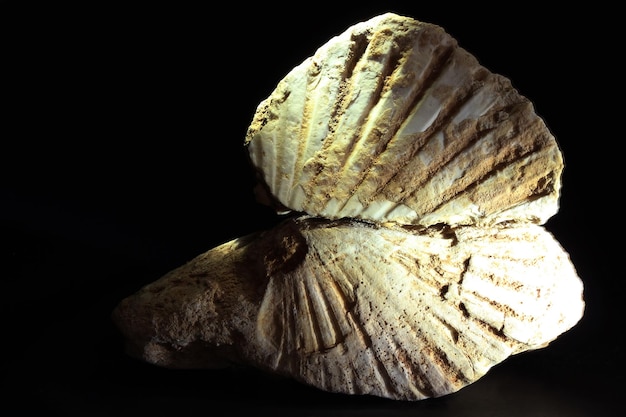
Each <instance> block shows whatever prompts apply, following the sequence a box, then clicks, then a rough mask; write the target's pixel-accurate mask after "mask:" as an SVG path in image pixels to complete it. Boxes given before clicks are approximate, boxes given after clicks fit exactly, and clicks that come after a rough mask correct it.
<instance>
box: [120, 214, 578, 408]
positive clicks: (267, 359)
mask: <svg viewBox="0 0 626 417" xmlns="http://www.w3.org/2000/svg"><path fill="white" fill-rule="evenodd" d="M583 308H584V305H583V301H582V283H581V281H580V279H579V278H578V276H577V275H576V272H575V270H574V268H573V267H572V265H571V263H570V261H569V258H568V256H567V254H566V253H565V252H564V251H563V249H562V248H561V247H560V246H559V244H558V243H557V242H556V241H555V240H554V238H553V237H552V236H551V235H550V234H549V233H548V232H546V231H545V230H544V229H543V228H541V227H540V226H536V225H525V226H519V227H507V228H489V229H484V228H473V227H468V228H458V229H456V230H450V229H447V228H443V229H424V230H421V231H415V230H413V231H411V230H406V229H402V228H401V227H397V226H393V227H391V226H390V227H380V226H376V225H372V224H365V223H358V222H354V221H336V222H328V221H325V220H319V219H312V218H300V219H297V220H287V221H286V222H285V223H283V224H282V225H281V226H279V227H277V228H275V229H274V230H272V231H269V232H266V233H262V234H258V235H253V236H249V237H246V238H242V239H237V240H235V241H232V242H229V243H226V244H224V245H222V246H219V247H216V248H215V249H213V250H211V251H209V252H207V253H205V254H203V255H201V256H199V257H198V258H196V259H194V260H192V261H191V262H189V263H188V264H187V265H184V266H182V267H180V268H179V269H177V270H174V271H172V272H170V273H169V274H167V275H166V276H164V277H163V278H161V279H160V280H158V281H156V282H154V283H152V284H150V285H148V286H146V287H145V288H143V289H142V290H141V291H139V292H138V293H137V294H135V295H133V296H132V297H129V298H127V299H126V300H124V301H123V302H122V303H121V304H120V305H119V307H118V308H117V309H116V311H115V320H116V321H117V323H118V324H119V326H120V328H121V329H122V331H123V332H124V334H125V335H126V336H127V337H128V339H129V340H131V341H132V345H131V346H130V351H131V353H132V354H134V355H136V356H138V357H140V358H142V359H144V360H146V361H148V362H152V363H155V364H158V365H161V366H167V367H200V368H208V367H217V366H223V365H227V364H229V363H243V364H248V365H252V366H257V367H260V368H262V369H267V370H271V371H273V372H277V373H279V374H282V375H286V376H289V377H293V378H295V379H297V380H300V381H303V382H305V383H307V384H311V385H313V386H316V387H318V388H321V389H324V390H329V391H337V392H343V393H349V394H372V395H377V396H383V397H389V398H395V399H408V400H416V399H422V398H427V397H432V396H441V395H444V394H449V393H451V392H454V391H457V390H458V389H460V388H462V387H464V386H466V385H467V384H470V383H472V382H474V381H476V380H477V379H478V378H480V377H481V376H482V375H484V374H485V373H486V372H487V371H488V370H489V369H490V368H491V367H492V366H493V365H495V364H497V363H499V362H501V361H502V360H504V359H506V358H507V357H508V356H510V355H512V354H515V353H519V352H522V351H526V350H529V349H535V348H539V347H543V346H545V345H546V344H548V343H549V342H550V341H552V340H553V339H555V338H556V337H557V336H558V335H560V334H561V333H562V332H564V331H566V330H568V329H569V328H570V327H572V326H573V325H574V324H575V323H576V322H577V321H578V320H579V319H580V317H581V316H582V313H583Z"/></svg>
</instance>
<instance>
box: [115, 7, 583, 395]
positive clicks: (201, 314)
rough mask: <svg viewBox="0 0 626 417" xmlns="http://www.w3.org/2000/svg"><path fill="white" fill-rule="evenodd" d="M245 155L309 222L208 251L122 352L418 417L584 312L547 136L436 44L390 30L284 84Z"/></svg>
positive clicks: (356, 41) (288, 223) (414, 33)
mask: <svg viewBox="0 0 626 417" xmlns="http://www.w3.org/2000/svg"><path fill="white" fill-rule="evenodd" d="M245 144H246V146H247V147H248V150H249V152H250V158H251V161H252V163H253V164H254V165H255V166H256V168H257V170H258V173H259V179H260V185H261V188H262V189H263V190H264V191H265V193H266V194H265V198H266V199H267V200H268V201H269V202H271V203H273V204H276V208H277V209H278V210H286V211H293V212H296V213H297V212H306V213H308V214H306V215H302V216H301V215H300V214H296V215H294V216H293V217H292V218H291V219H288V220H285V221H284V222H283V223H282V224H281V225H279V226H277V227H276V228H275V229H273V230H269V231H266V232H258V233H256V234H252V235H249V236H247V237H244V238H240V239H236V240H234V241H231V242H228V243H225V244H223V245H221V246H218V247H216V248H214V249H212V250H210V251H208V252H206V253H204V254H202V255H200V256H198V257H197V258H195V259H193V260H192V261H190V262H189V263H188V264H186V265H183V266H181V267H180V268H178V269H176V270H174V271H172V272H170V273H169V274H167V275H165V276H164V277H162V278H161V279H160V280H158V281H156V282H154V283H152V284H150V285H147V286H146V287H145V288H143V289H141V290H140V291H139V292H137V293H136V294H134V295H132V296H130V297H128V298H127V299H125V300H123V301H122V302H121V303H120V304H119V306H118V307H117V308H116V309H115V311H114V313H113V315H114V319H115V322H116V323H117V325H118V326H119V328H120V329H121V331H122V332H123V333H124V335H125V336H126V339H127V340H128V350H129V353H131V354H133V355H135V356H137V357H139V358H142V359H143V360H146V361H148V362H151V363H154V364H157V365H160V366H166V367H198V368H215V367H221V366H228V365H231V364H234V363H238V364H245V365H250V366H255V367H258V368H260V369H264V370H267V371H269V372H274V373H277V374H281V375H285V376H288V377H292V378H294V379H296V380H299V381H301V382H303V383H306V384H310V385H313V386H315V387H318V388H320V389H323V390H328V391H334V392H341V393H346V394H370V395H376V396H381V397H387V398H393V399H403V400H419V399H423V398H428V397H433V396H441V395H445V394H449V393H452V392H455V391H457V390H458V389H460V388H462V387H464V386H466V385H468V384H470V383H472V382H474V381H476V380H477V379H479V378H480V377H481V376H482V375H484V374H485V373H486V372H487V371H488V370H489V369H490V368H491V367H492V366H493V365H495V364H497V363H499V362H501V361H503V360H504V359H506V358H507V357H509V356H510V355H513V354H516V353H519V352H523V351H527V350H530V349H537V348H540V347H544V346H546V345H547V344H548V343H550V342H551V341H552V340H554V339H555V338H556V337H558V336H559V335H560V334H562V333H563V332H565V331H567V330H568V329H570V328H571V327H572V326H574V325H575V324H576V323H577V322H578V321H579V320H580V318H581V316H582V314H583V310H584V301H583V297H582V294H583V286H582V282H581V280H580V279H579V277H578V276H577V273H576V271H575V269H574V266H573V265H572V263H571V262H570V260H569V257H568V255H567V253H565V252H564V251H563V249H562V248H561V247H560V245H559V244H558V242H556V241H555V240H554V238H553V237H552V235H550V234H549V233H548V232H547V231H546V230H545V229H543V228H542V226H541V224H542V223H544V222H545V221H546V220H547V219H548V218H549V217H550V216H552V215H553V214H554V213H556V212H557V210H558V199H559V192H560V181H561V172H562V169H563V160H562V157H561V153H560V151H559V149H558V147H557V144H556V141H555V139H554V137H553V136H552V135H551V134H550V133H549V132H548V130H547V128H546V126H545V124H544V123H543V121H542V120H541V119H540V118H539V117H538V116H537V115H536V114H535V113H534V111H533V108H532V105H531V104H530V102H529V101H528V100H527V99H525V98H524V97H522V96H520V95H519V94H518V93H517V92H516V91H515V90H514V89H513V88H512V87H511V84H510V82H509V81H508V80H506V79H505V78H503V77H501V76H498V75H494V74H492V73H490V72H489V71H487V70H486V69H485V68H483V67H482V66H480V65H479V64H478V63H477V61H476V59H474V58H473V57H472V56H470V55H469V54H468V53H467V52H466V51H464V50H463V49H461V48H459V47H458V46H457V44H456V42H455V41H454V40H453V39H452V38H451V37H450V36H449V35H447V34H446V33H445V32H444V31H443V30H442V29H441V28H439V27H437V26H433V25H430V24H425V23H421V22H418V21H415V20H413V19H410V18H405V17H401V16H397V15H394V14H385V15H382V16H378V17H375V18H373V19H371V20H369V21H367V22H363V23H360V24H357V25H355V26H354V27H352V28H349V29H348V30H347V31H346V32H345V33H344V34H342V35H340V36H338V37H335V38H333V39H331V40H330V41H329V42H328V43H327V44H326V45H324V46H323V47H321V48H320V49H319V50H318V52H317V53H316V54H315V56H314V57H312V58H310V59H307V60H305V61H304V62H303V64H302V65H300V66H298V67H296V68H295V69H294V70H293V71H291V72H290V73H289V74H288V75H287V76H286V77H285V78H284V79H283V80H282V81H281V82H280V83H279V85H278V86H277V88H276V90H275V91H274V92H273V93H272V94H271V95H270V97H269V98H268V99H267V100H265V101H263V102H262V103H261V104H260V105H259V107H258V109H257V112H256V114H255V115H254V118H253V121H252V123H251V125H250V128H249V130H248V134H247V136H246V139H245Z"/></svg>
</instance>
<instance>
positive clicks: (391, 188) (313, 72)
mask: <svg viewBox="0 0 626 417" xmlns="http://www.w3.org/2000/svg"><path fill="white" fill-rule="evenodd" d="M246 143H247V144H248V148H249V152H250V155H251V159H252V161H253V163H254V164H255V166H256V167H257V169H258V171H259V179H260V181H261V182H262V183H263V184H264V185H265V186H266V187H267V188H268V189H269V192H270V194H271V195H272V196H273V197H275V199H276V200H278V202H279V204H280V205H281V206H284V207H286V208H288V209H291V210H294V211H301V212H306V213H308V214H311V215H314V216H323V217H326V218H333V219H335V218H341V217H352V218H362V219H368V220H375V221H396V222H400V223H410V224H420V225H426V226H428V225H432V224H437V223H446V224H493V223H497V222H501V221H508V220H519V219H522V220H524V221H532V222H535V223H543V222H545V221H546V220H547V219H548V218H549V217H550V216H552V215H553V214H554V213H556V211H557V210H558V201H557V199H558V193H559V188H560V177H561V171H562V169H563V161H562V158H561V153H560V151H559V149H558V147H557V143H556V142H555V139H554V137H553V136H552V135H551V134H550V132H549V131H548V129H547V128H546V126H545V124H544V122H543V121H542V120H541V119H540V118H539V117H538V116H537V115H536V114H535V112H534V109H533V106H532V104H531V103H530V102H529V101H528V100H527V99H526V98H524V97H522V96H521V95H519V94H518V92H517V91H516V90H515V89H513V88H512V86H511V83H510V82H509V80H508V79H506V78H504V77H502V76H499V75H496V74H493V73H491V72H489V71H488V70H487V69H485V68H484V67H483V66H481V65H479V63H478V61H477V60H476V59H475V58H474V57H473V56H471V55H470V54H469V53H468V52H466V51H465V50H463V49H462V48H460V47H459V46H458V45H457V42H456V41H455V40H454V39H453V38H451V37H450V36H449V35H448V34H447V33H445V32H444V30H443V29H442V28H440V27H438V26H435V25H432V24H427V23H423V22H419V21H416V20H413V19H409V18H406V17H402V16H397V15H394V14H385V15H381V16H378V17H376V18H374V19H371V20H369V21H367V22H364V23H361V24H357V25H355V26H353V27H351V28H350V29H348V30H346V31H345V32H344V33H343V34H341V35H339V36H337V37H335V38H333V39H331V40H330V41H329V42H328V43H327V44H325V45H324V46H323V47H321V48H320V49H319V50H318V51H317V52H316V54H315V55H314V56H312V57H311V58H309V59H307V60H305V61H304V62H303V63H302V64H301V65H299V66H297V67H296V68H294V69H293V70H292V71H291V72H290V73H289V74H288V75H287V76H286V77H285V78H284V79H283V80H282V81H281V82H280V83H279V85H278V86H277V88H276V90H275V91H274V92H273V93H272V94H271V95H270V96H269V97H268V98H267V99H266V100H265V101H263V102H262V103H261V104H260V105H259V107H258V108H257V111H256V113H255V115H254V119H253V121H252V123H251V125H250V127H249V130H248V133H247V137H246ZM272 199H273V198H269V199H268V200H272Z"/></svg>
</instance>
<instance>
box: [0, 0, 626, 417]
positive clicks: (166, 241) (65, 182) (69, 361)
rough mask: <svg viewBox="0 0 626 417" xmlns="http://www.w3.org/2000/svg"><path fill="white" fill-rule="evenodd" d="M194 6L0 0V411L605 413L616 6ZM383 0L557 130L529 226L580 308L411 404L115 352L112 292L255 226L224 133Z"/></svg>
mask: <svg viewBox="0 0 626 417" xmlns="http://www.w3.org/2000/svg"><path fill="white" fill-rule="evenodd" d="M202 3H206V5H204V6H199V5H198V4H202ZM208 4H209V3H208V2H196V3H193V5H190V4H186V3H183V2H169V3H168V2H160V1H154V2H138V1H132V0H131V1H125V2H112V1H107V2H100V1H84V2H55V1H47V2H29V1H2V2H0V54H1V55H0V67H1V72H0V105H1V106H2V108H1V110H0V111H1V112H0V140H1V144H2V145H1V148H0V149H1V150H0V161H1V162H0V170H1V171H0V175H1V176H0V245H1V246H0V249H1V252H0V271H1V272H0V285H1V292H0V296H1V299H2V301H1V302H0V308H1V310H0V311H1V314H0V318H1V320H2V322H1V323H0V334H1V335H2V339H1V342H2V348H3V349H2V351H3V354H2V361H1V364H2V365H1V366H2V370H1V376H2V384H3V386H2V391H1V393H0V396H1V397H2V398H3V400H2V402H3V406H5V405H6V406H7V407H8V406H10V405H16V406H17V407H18V408H17V410H22V411H23V412H26V411H29V410H40V411H46V413H47V414H46V415H56V414H58V415H64V416H127V415H152V416H157V415H176V416H186V415H218V414H220V413H224V414H226V413H227V412H228V413H232V412H236V411H240V410H244V411H245V410H249V411H250V412H251V413H252V412H253V413H257V414H258V413H260V414H261V415H269V414H271V415H295V414H297V415H301V416H315V415H343V416H356V415H364V416H375V415H385V416H396V415H403V416H408V415H411V416H439V415H455V416H465V415H466V416H501V415H506V416H556V415H559V416H561V415H562V416H571V417H574V416H592V415H593V416H609V415H618V414H620V412H619V411H618V408H617V407H619V405H620V404H621V397H622V391H623V389H624V387H625V384H624V366H623V357H624V353H625V352H624V348H623V345H622V344H621V338H622V337H623V335H622V333H623V329H624V326H623V324H622V321H621V315H622V301H621V296H622V294H623V289H624V284H623V281H624V273H623V269H622V268H621V267H620V264H621V263H622V262H623V261H622V260H621V259H620V252H618V250H620V249H621V248H622V247H623V242H622V239H623V233H622V232H621V230H620V229H621V224H620V221H619V218H620V216H621V212H620V209H619V204H621V203H620V198H621V197H620V195H621V187H622V185H621V182H622V181H621V180H622V178H623V175H622V174H621V173H620V168H621V166H620V164H619V154H620V148H619V143H620V141H621V140H620V139H621V138H620V137H619V136H618V135H617V130H615V131H613V129H612V126H614V125H617V124H619V119H616V118H615V116H614V113H617V112H616V111H615V112H613V111H612V109H619V108H620V107H622V106H623V98H620V97H621V96H622V94H621V92H620V89H621V85H620V82H619V76H618V74H619V72H620V67H619V65H620V64H619V62H620V61H619V56H620V54H621V53H622V49H623V46H621V45H619V44H618V42H617V40H619V37H618V30H619V29H620V27H619V25H615V24H614V23H613V22H614V21H615V20H614V19H613V17H614V16H617V15H618V13H617V12H616V11H615V10H611V9H610V8H605V7H602V5H601V4H599V3H598V4H595V3H594V4H593V5H591V6H589V5H584V7H583V5H582V4H581V6H568V7H567V9H563V8H553V7H550V6H549V5H548V4H545V2H544V3H543V4H542V3H537V4H533V3H528V2H510V3H505V2H503V3H500V4H497V5H494V6H491V5H488V4H485V3H480V4H478V3H476V2H466V3H465V5H464V6H458V5H451V4H448V2H407V3H406V4H407V5H403V3H402V2H378V3H375V5H372V4H371V3H370V4H368V3H358V2H357V3H354V4H349V3H348V2H344V3H341V2H329V3H326V4H324V3H322V2H315V3H312V2H302V3H297V2H292V3H286V4H284V5H282V6H277V5H273V4H271V3H267V2H259V3H252V4H247V3H243V2H231V3H229V4H225V5H220V6H219V7H217V6H208ZM216 4H217V3H216ZM408 4H410V5H408ZM385 11H394V12H397V13H400V14H405V15H409V16H411V17H414V18H416V19H419V20H423V21H427V22H430V23H435V24H439V25H441V26H443V27H444V28H445V29H446V30H447V31H448V32H449V33H451V34H452V36H454V37H455V38H456V39H457V40H458V41H459V43H460V44H461V46H463V47H464V48H466V49H467V50H469V51H470V52H471V53H473V54H474V55H475V56H476V57H477V58H478V59H479V60H480V61H481V62H482V63H483V64H484V65H485V66H486V67H487V68H489V69H490V70H492V71H493V72H497V73H501V74H503V75H505V76H507V77H509V78H510V79H511V80H512V82H513V84H514V86H516V87H517V88H518V90H519V91H520V92H521V93H522V94H523V95H525V96H527V97H529V98H530V99H531V100H532V101H533V102H534V104H535V108H536V111H537V112H538V113H539V115H540V116H542V117H543V118H544V119H545V121H546V123H547V124H548V126H549V127H550V129H551V130H552V132H553V133H554V134H555V136H556V137H557V140H558V141H559V144H560V146H561V148H562V150H563V154H564V157H565V161H566V169H565V173H564V177H563V184H564V186H563V189H562V198H561V210H560V212H559V213H558V214H557V215H556V216H555V217H554V218H552V219H551V220H550V221H549V222H548V224H547V228H548V229H549V230H550V231H552V232H553V233H554V234H555V236H556V237H557V238H558V239H559V241H560V242H561V243H562V245H563V246H564V247H565V249H566V250H567V251H568V252H569V253H570V255H571V258H572V261H573V262H574V264H575V265H576V267H577V269H578V272H579V275H580V276H581V278H582V279H583V281H584V283H585V299H586V303H587V307H586V312H585V316H584V318H583V319H582V320H581V322H580V323H579V324H578V325H577V326H576V327H574V328H573V329H572V330H571V331H569V332H567V333H566V334H564V335H562V336H561V337H560V338H559V339H557V340H556V341H555V342H553V343H552V344H551V345H550V346H549V347H547V348H545V349H542V350H538V351H534V352H526V353H524V354H521V355H518V356H515V357H512V358H509V359H508V360H506V361H505V362H503V363H502V364H500V365H497V366H496V367H494V368H493V369H492V370H491V371H490V372H489V373H488V374H487V375H486V376H485V377H483V378H482V379H481V380H479V381H478V382H476V383H475V384H472V385H470V386H468V387H466V388H464V389H463V390H461V391H460V392H458V393H456V394H454V395H450V396H447V397H443V398H438V399H431V400H426V401H421V402H415V403H406V402H397V401H390V400H384V399H378V398H369V397H350V396H344V395H337V394H330V393H324V392H320V391H318V390H315V389H313V388H310V387H305V386H301V385H299V384H296V383H294V382H291V381H286V380H280V379H276V378H274V377H271V376H268V375H264V374H260V373H258V372H255V371H254V370H232V371H172V370H165V369H160V368H156V367H152V366H150V365H146V364H143V363H139V362H137V361H135V360H133V359H130V358H128V357H127V356H126V355H125V354H124V352H123V347H122V344H121V340H120V338H119V335H118V333H117V331H116V329H115V328H114V326H113V325H112V323H111V321H110V312H111V310H112V309H113V307H114V306H115V305H116V304H117V302H118V301H119V300H121V299H122V298H124V297H126V296H127V295H130V294H131V293H132V292H134V291H136V290H137V289H138V288H139V287H141V286H142V285H144V284H146V283H148V282H151V281H154V280H155V279H157V278H159V277H160V276H161V275H162V274H164V273H165V272H167V271H169V270H171V269H173V268H175V267H177V266H179V265H181V264H182V263H184V262H186V261H188V260H190V259H191V258H192V257H194V256H196V255H197V254H199V253H201V252H204V251H205V250H208V249H210V248H211V247H213V246H215V245H217V244H219V243H222V242H224V241H227V240H230V239H232V238H235V237H238V236H241V235H244V234H247V233H250V232H252V231H255V230H258V229H264V228H267V227H270V226H271V225H273V224H274V223H275V222H276V218H275V216H274V215H273V213H271V212H269V211H268V210H267V209H266V208H265V207H263V206H260V205H258V204H257V203H256V202H255V201H254V196H253V193H252V186H253V176H252V173H251V171H250V168H249V166H248V164H247V159H246V155H245V152H244V149H243V146H242V143H243V138H244V135H245V131H246V129H247V127H248V124H249V122H250V120H251V118H252V115H253V113H254V111H255V108H256V106H257V104H258V103H259V102H260V101H261V100H262V99H264V98H265V97H266V96H267V95H269V94H270V92H271V91H272V90H273V88H274V87H275V85H276V83H277V82H278V81H279V80H280V79H281V78H282V77H283V76H284V75H285V74H286V73H287V72H288V71H289V70H290V69H291V68H292V67H293V66H295V65H297V64H299V63H300V62H301V61H302V60H303V59H305V58H306V57H308V56H310V55H311V54H313V53H314V51H315V49H317V47H319V46H321V45H322V44H323V43H325V42H326V41H327V40H328V39H329V38H330V37H332V36H334V35H336V34H339V33H340V32H342V31H343V30H345V29H346V28H347V27H348V26H350V25H352V24H354V23H356V22H359V21H362V20H366V19H368V18H370V17H373V16H374V15H376V14H379V13H382V12H385ZM222 408H224V410H222ZM18 414H21V413H18Z"/></svg>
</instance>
